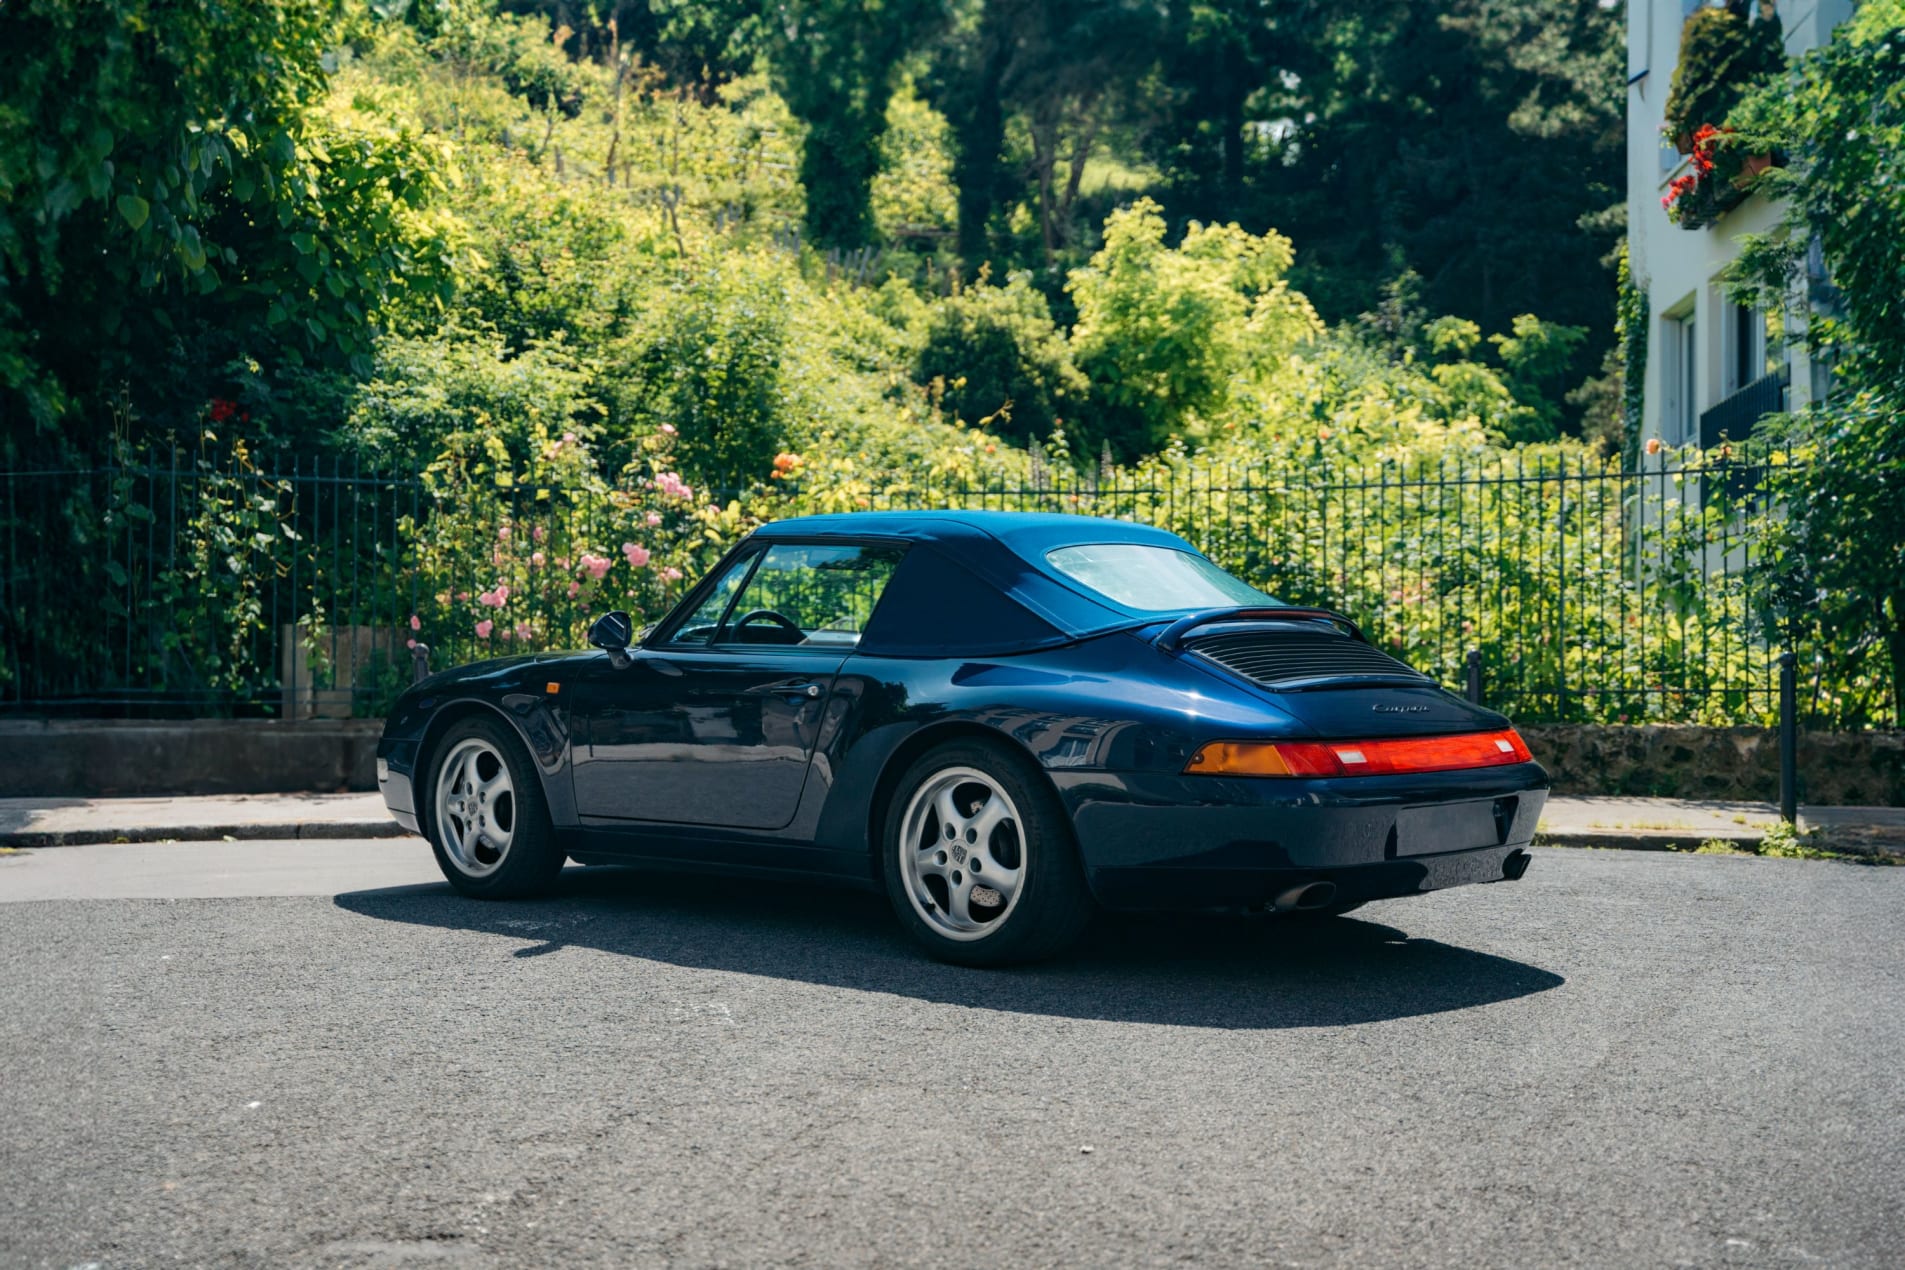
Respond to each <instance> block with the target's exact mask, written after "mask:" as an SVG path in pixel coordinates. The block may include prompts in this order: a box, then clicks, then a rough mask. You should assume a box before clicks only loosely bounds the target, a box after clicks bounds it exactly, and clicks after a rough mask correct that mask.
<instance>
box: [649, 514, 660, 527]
mask: <svg viewBox="0 0 1905 1270" xmlns="http://www.w3.org/2000/svg"><path fill="white" fill-rule="evenodd" d="M646 519H647V521H648V527H649V528H650V529H653V528H655V526H657V525H659V524H661V513H660V512H650V513H648V516H647V517H646Z"/></svg>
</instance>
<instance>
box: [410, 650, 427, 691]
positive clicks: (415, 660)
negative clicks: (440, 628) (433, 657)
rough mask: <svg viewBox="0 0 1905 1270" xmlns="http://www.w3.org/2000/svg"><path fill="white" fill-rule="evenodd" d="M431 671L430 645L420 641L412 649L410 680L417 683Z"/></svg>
mask: <svg viewBox="0 0 1905 1270" xmlns="http://www.w3.org/2000/svg"><path fill="white" fill-rule="evenodd" d="M429 673H430V645H428V644H425V643H422V642H419V643H417V644H416V645H415V646H414V647H412V648H411V650H410V682H411V683H417V682H419V681H420V680H422V679H424V678H425V677H426V676H428V675H429Z"/></svg>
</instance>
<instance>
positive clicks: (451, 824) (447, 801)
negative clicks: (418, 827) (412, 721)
mask: <svg viewBox="0 0 1905 1270" xmlns="http://www.w3.org/2000/svg"><path fill="white" fill-rule="evenodd" d="M436 791H437V800H436V804H437V805H436V812H437V814H436V832H437V839H438V841H439V842H440V843H441V844H442V847H443V850H444V853H445V854H447V855H448V856H449V857H450V860H451V862H452V863H453V864H455V865H456V867H457V869H458V870H460V871H461V872H462V873H464V874H466V875H467V876H469V877H483V876H484V875H486V874H490V873H494V872H495V871H496V870H497V868H498V867H500V866H501V864H502V863H503V861H504V859H506V858H507V857H508V855H509V847H510V843H511V842H513V841H514V840H515V837H516V790H515V786H513V785H512V784H511V783H510V779H509V764H508V763H506V762H504V761H503V756H502V754H501V753H500V752H499V751H498V750H497V748H496V747H495V746H494V745H491V744H490V743H489V742H488V741H484V740H481V739H478V738H475V737H470V738H467V739H465V740H463V741H461V742H459V743H458V744H456V745H455V746H453V747H451V749H450V752H449V753H447V754H445V755H444V756H443V762H442V764H441V765H440V766H439V767H438V768H437V782H436Z"/></svg>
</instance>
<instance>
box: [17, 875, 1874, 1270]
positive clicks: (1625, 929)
mask: <svg viewBox="0 0 1905 1270" xmlns="http://www.w3.org/2000/svg"><path fill="white" fill-rule="evenodd" d="M1536 856H1537V858H1536V860H1535V864H1534V867H1533V869H1532V870H1531V871H1530V873H1529V875H1528V878H1527V879H1526V881H1524V882H1522V883H1520V884H1518V885H1500V886H1489V887H1475V888H1468V889H1466V890H1461V891H1453V892H1447V893H1443V894H1439V895H1433V896H1429V897H1425V898H1422V899H1417V900H1410V901H1399V902H1391V903H1387V904H1382V905H1375V906H1371V907H1370V908H1367V909H1364V910H1362V911H1361V912H1359V913H1358V914H1357V915H1355V916H1354V917H1351V918H1344V919H1340V920H1337V921H1335V922H1331V923H1325V924H1324V925H1323V926H1321V927H1310V926H1301V925H1295V924H1292V925H1289V926H1276V925H1271V924H1267V923H1256V924H1251V923H1242V922H1230V921H1216V920H1192V919H1142V920H1138V919H1124V920H1115V921H1111V920H1108V921H1104V922H1102V923H1101V924H1100V925H1099V926H1098V928H1097V929H1096V930H1095V931H1094V933H1093V935H1092V936H1091V938H1090V939H1089V941H1088V942H1087V944H1086V945H1085V946H1084V947H1083V948H1082V949H1081V950H1080V951H1079V952H1078V953H1077V954H1076V955H1074V956H1072V957H1070V958H1069V959H1067V960H1065V961H1063V962H1059V963H1055V964H1051V965H1048V966H1044V967H1040V968H1034V969H1028V970H1018V971H1012V972H984V971H971V970H957V969H951V968H947V967H942V966H938V965H934V964H932V963H930V962H926V961H923V960H921V959H920V958H919V957H918V956H916V955H915V954H914V953H913V951H912V950H911V949H910V947H909V946H907V945H906V944H905V943H904V942H902V940H901V938H900V936H899V933H898V931H897V928H896V927H895V926H894V925H893V923H892V921H891V920H890V918H889V916H888V914H887V913H886V911H885V908H884V901H883V900H882V899H880V898H878V897H873V896H863V895H855V894H839V893H835V892H831V891H828V890H824V889H805V888H796V887H788V886H777V885H766V884H758V883H746V884H737V883H725V882H710V881H706V880H700V879H691V878H683V877H673V876H659V875H643V874H633V873H626V872H621V871H599V870H587V871H574V870H572V871H571V873H570V874H569V875H568V876H567V880H566V882H565V894H564V895H563V896H562V897H560V898H559V899H555V900H551V901H547V902H538V903H530V904H515V905H496V904H481V903H476V902H471V901H466V900H462V899H459V898H457V897H455V896H453V895H451V894H449V893H448V892H447V891H446V890H444V889H443V888H441V887H440V886H436V885H425V886H409V887H405V886H395V887H393V886H392V884H393V883H401V882H404V881H406V880H409V879H412V878H427V877H429V876H431V874H430V866H429V864H428V859H427V855H425V854H424V850H423V848H422V846H421V844H419V843H417V842H415V841H414V840H409V841H388V842H379V843H367V844H358V843H323V842H309V841H306V842H300V843H285V844H259V843H248V844H242V845H241V844H211V845H206V846H148V847H131V848H115V847H68V848H58V849H55V850H49V851H44V852H39V853H35V854H32V855H28V856H15V857H5V858H0V901H6V900H14V901H17V902H13V903H0V1265H9V1266H11V1265H26V1266H52V1267H72V1266H80V1265H96V1266H100V1267H112V1266H122V1265H154V1264H160V1263H167V1264H189V1265H226V1264H274V1265H399V1264H409V1263H411V1262H416V1263H439V1262H442V1263H449V1264H467V1265H551V1264H559V1263H561V1264H601V1265H659V1264H669V1263H679V1264H685V1265H728V1266H755V1265H770V1264H785V1265H808V1266H829V1267H831V1266H857V1265H895V1264H962V1263H963V1264H1002V1265H1014V1266H1016V1265H1021V1264H1023V1265H1079V1266H1137V1265H1177V1264H1202V1265H1273V1264H1292V1265H1317V1264H1324V1265H1327V1264H1347V1263H1355V1264H1380V1265H1457V1264H1460V1265H1475V1264H1492V1265H1502V1266H1511V1265H1512V1266H1525V1265H1610V1266H1611V1265H1619V1266H1627V1265H1640V1264H1693V1265H1713V1264H1753V1265H1788V1264H1802V1263H1814V1262H1818V1263H1825V1264H1832V1265H1845V1266H1861V1265H1870V1266H1895V1265H1897V1264H1900V1262H1901V1260H1902V1259H1905V1204H1902V1203H1901V1200H1902V1199H1905V1081H1901V1079H1900V1076H1899V1071H1900V1063H1899V1057H1900V1055H1901V1054H1902V1053H1905V957H1901V952H1902V951H1905V948H1901V943H1902V942H1905V869H1879V868H1859V867H1854V866H1849V865H1839V864H1826V863H1813V862H1804V861H1783V860H1762V859H1743V858H1721V857H1690V856H1659V855H1647V854H1625V853H1598V852H1582V851H1554V850H1548V851H1538V852H1537V853H1536ZM281 893H282V894H281ZM141 896H144V897H148V898H138V897H141ZM166 896H185V897H190V898H161V897H166ZM61 897H68V898H61ZM87 897H94V898H87Z"/></svg>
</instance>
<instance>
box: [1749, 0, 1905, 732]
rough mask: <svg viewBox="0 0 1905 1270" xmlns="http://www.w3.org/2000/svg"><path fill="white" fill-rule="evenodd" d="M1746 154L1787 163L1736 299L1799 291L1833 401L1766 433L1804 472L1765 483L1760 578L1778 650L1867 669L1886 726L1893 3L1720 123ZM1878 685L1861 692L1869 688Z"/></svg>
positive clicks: (1894, 554) (1898, 35) (1901, 60)
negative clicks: (1871, 667) (1873, 670)
mask: <svg viewBox="0 0 1905 1270" xmlns="http://www.w3.org/2000/svg"><path fill="white" fill-rule="evenodd" d="M1727 124H1728V126H1729V127H1731V128H1732V129H1733V130H1734V131H1735V132H1736V133H1737V134H1738V136H1739V142H1738V144H1739V145H1740V146H1741V147H1742V148H1743V149H1744V150H1746V151H1748V152H1757V153H1773V152H1783V153H1785V154H1786V155H1787V156H1788V157H1789V158H1790V160H1791V166H1790V167H1788V168H1785V169H1783V170H1782V169H1778V168H1775V169H1772V170H1770V171H1768V172H1767V173H1765V174H1764V175H1762V176H1761V177H1760V178H1759V183H1758V188H1759V190H1760V191H1761V192H1762V193H1765V194H1767V195H1768V196H1770V197H1773V198H1776V199H1780V200H1783V203H1784V208H1785V212H1784V215H1783V216H1782V218H1781V222H1780V224H1779V226H1778V228H1777V229H1775V230H1774V231H1773V232H1772V233H1770V234H1766V235H1761V236H1757V237H1752V238H1749V239H1747V240H1746V242H1745V244H1744V250H1743V251H1742V253H1741V256H1740V258H1739V260H1738V261H1737V262H1736V269H1735V273H1734V275H1733V278H1734V284H1735V285H1736V286H1737V287H1738V288H1740V289H1741V290H1744V291H1746V292H1749V293H1751V294H1752V296H1753V298H1755V299H1756V300H1757V301H1758V302H1759V303H1761V304H1762V305H1766V306H1768V307H1773V308H1778V307H1782V306H1783V305H1785V304H1786V303H1787V302H1788V301H1789V300H1790V298H1791V297H1792V296H1793V295H1794V294H1795V292H1796V291H1797V290H1799V289H1801V288H1805V287H1807V286H1808V285H1809V279H1808V270H1807V267H1806V258H1807V256H1808V255H1809V253H1810V251H1811V248H1812V245H1813V244H1814V243H1817V244H1818V247H1819V253H1820V255H1821V257H1822V258H1823V260H1824V263H1825V272H1826V274H1827V276H1828V277H1829V278H1830V280H1831V281H1830V284H1829V285H1827V284H1815V285H1813V291H1814V294H1813V295H1812V296H1811V298H1810V303H1809V304H1808V309H1809V310H1810V312H1811V320H1810V323H1809V329H1808V330H1807V331H1806V333H1805V336H1804V338H1805V340H1806V342H1807V343H1808V344H1809V345H1810V347H1811V350H1812V353H1813V355H1814V356H1815V357H1816V358H1821V359H1825V360H1827V361H1829V362H1831V363H1833V364H1835V366H1836V372H1835V378H1836V379H1837V381H1838V382H1837V385H1836V391H1835V392H1834V393H1833V395H1832V396H1831V397H1830V398H1829V399H1828V400H1827V401H1826V402H1824V403H1821V404H1819V405H1817V406H1816V407H1815V408H1814V409H1813V410H1811V411H1808V412H1805V413H1802V414H1798V415H1795V416H1791V417H1788V418H1784V419H1775V420H1774V421H1772V423H1771V424H1770V425H1767V426H1769V427H1770V429H1771V430H1772V431H1773V432H1774V433H1775V434H1776V435H1784V436H1785V437H1786V438H1787V439H1789V440H1791V441H1793V442H1795V443H1798V444H1800V445H1803V446H1805V447H1807V448H1808V449H1809V450H1810V452H1811V458H1810V461H1809V462H1806V463H1805V464H1804V465H1803V466H1799V467H1794V468H1787V469H1778V470H1776V473H1775V474H1776V477H1777V484H1778V486H1779V494H1780V497H1779V500H1778V509H1779V510H1778V512H1777V513H1776V514H1774V515H1773V516H1771V517H1769V518H1768V521H1769V523H1768V530H1769V532H1770V534H1771V535H1772V538H1773V546H1774V551H1773V555H1772V559H1773V562H1774V565H1775V568H1774V570H1773V571H1772V574H1771V579H1772V583H1773V586H1774V587H1775V593H1776V595H1777V597H1778V598H1780V599H1781V600H1782V606H1781V609H1780V612H1781V614H1782V620H1783V622H1784V623H1785V625H1786V630H1785V632H1784V633H1785V634H1787V635H1793V634H1801V635H1803V637H1804V642H1805V644H1806V645H1807V647H1808V648H1810V649H1812V650H1816V652H1817V654H1818V656H1819V657H1820V658H1821V660H1823V661H1825V662H1828V663H1837V664H1836V665H1833V666H1831V667H1830V669H1832V670H1834V671H1837V672H1838V676H1836V677H1840V678H1842V679H1851V680H1854V681H1856V680H1857V679H1858V678H1859V677H1860V675H1859V668H1860V667H1861V666H1862V665H1865V664H1867V662H1868V659H1871V658H1874V657H1876V659H1877V660H1878V661H1879V662H1880V664H1881V665H1883V667H1884V674H1885V677H1888V678H1889V680H1890V694H1889V695H1890V707H1891V719H1892V723H1893V724H1894V726H1896V725H1897V724H1899V723H1900V722H1902V721H1905V182H1901V181H1900V179H1899V173H1900V172H1902V171H1905V0H1870V2H1869V3H1867V4H1864V5H1861V6H1860V7H1859V10H1858V12H1857V14H1856V15H1855V16H1854V17H1853V19H1852V20H1851V21H1850V22H1849V23H1847V24H1846V25H1845V26H1843V27H1841V28H1840V29H1839V31H1838V32H1836V33H1835V34H1834V36H1833V39H1832V41H1831V42H1830V43H1829V44H1827V45H1825V46H1824V47H1822V48H1818V49H1815V50H1813V51H1812V52H1811V53H1809V54H1807V55H1806V57H1805V58H1803V59H1802V60H1801V61H1800V62H1799V63H1798V64H1797V65H1796V66H1795V67H1794V68H1793V69H1792V70H1791V71H1790V72H1789V73H1788V74H1787V75H1785V76H1783V77H1781V78H1780V79H1778V80H1775V81H1774V82H1772V83H1771V84H1768V85H1766V86H1764V87H1762V88H1760V89H1758V90H1756V91H1755V92H1753V93H1752V94H1750V95H1749V96H1748V97H1747V98H1746V100H1744V101H1743V102H1742V103H1741V104H1740V105H1739V106H1738V107H1737V108H1736V109H1735V110H1734V111H1733V112H1732V114H1730V115H1729V116H1728V118H1727ZM1878 678H1879V676H1876V675H1873V676H1868V677H1867V681H1868V682H1876V680H1877V679H1878Z"/></svg>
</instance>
